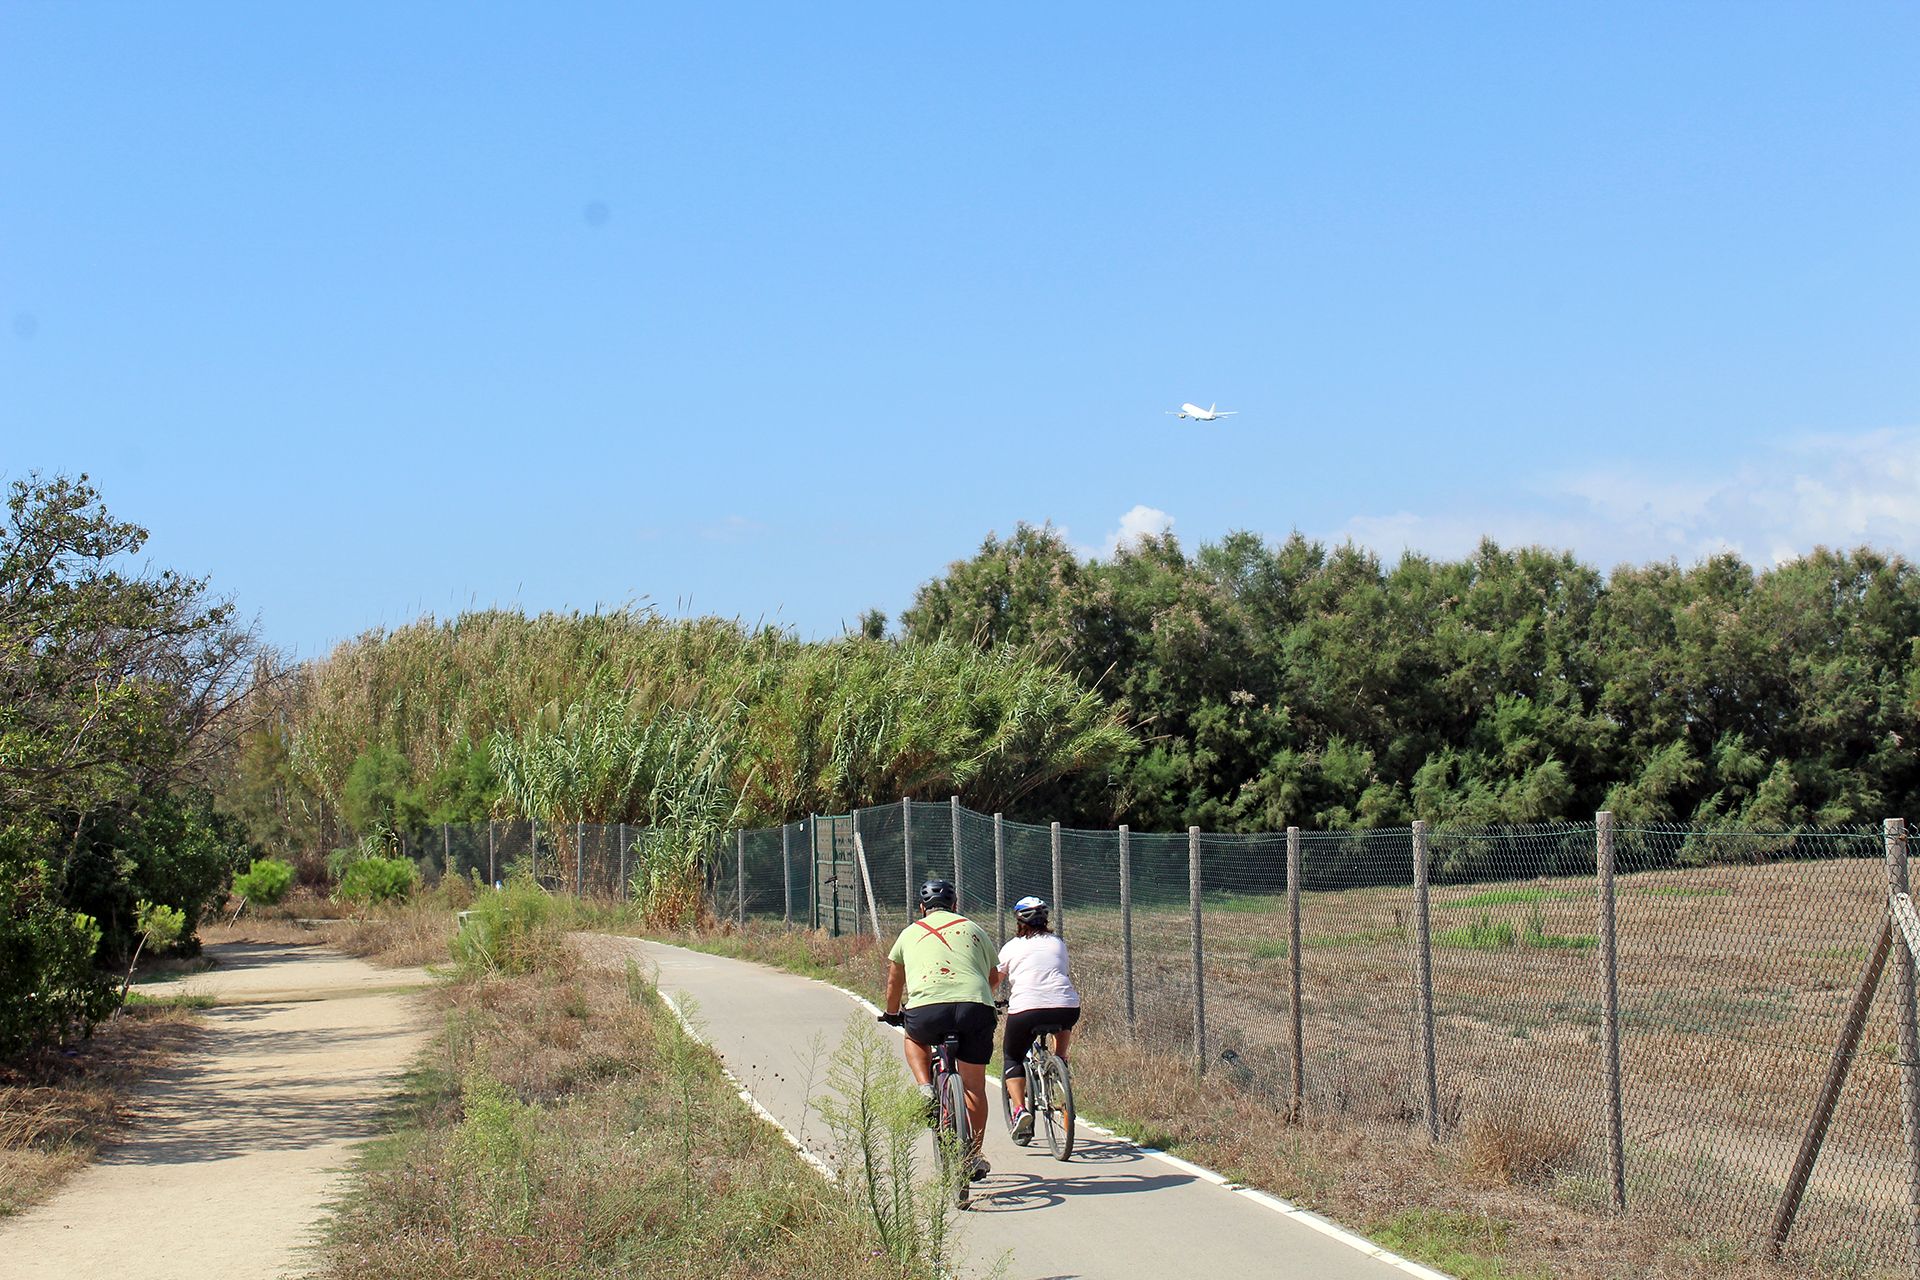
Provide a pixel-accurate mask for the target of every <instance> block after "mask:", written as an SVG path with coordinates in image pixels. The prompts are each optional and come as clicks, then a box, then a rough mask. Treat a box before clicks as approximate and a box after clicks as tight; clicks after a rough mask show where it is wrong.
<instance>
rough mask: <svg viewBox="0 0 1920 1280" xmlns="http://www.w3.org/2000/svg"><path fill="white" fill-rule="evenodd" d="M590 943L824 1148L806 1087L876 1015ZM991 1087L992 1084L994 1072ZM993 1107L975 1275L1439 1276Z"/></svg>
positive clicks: (772, 972)
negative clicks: (1013, 1121) (1037, 1135)
mask: <svg viewBox="0 0 1920 1280" xmlns="http://www.w3.org/2000/svg"><path fill="white" fill-rule="evenodd" d="M595 941H596V944H598V947H607V946H609V945H611V946H612V947H613V948H615V952H614V953H615V954H631V955H636V956H639V957H643V958H644V962H645V963H647V964H650V965H651V966H653V967H654V968H655V969H656V970H657V973H658V979H659V984H660V989H661V990H662V992H664V993H665V994H667V995H669V996H671V997H673V998H674V999H675V1000H676V1001H685V1000H687V999H688V998H689V997H690V998H691V1001H690V1002H691V1005H692V1012H693V1020H694V1022H695V1024H696V1026H697V1027H698V1029H699V1032H700V1034H701V1036H702V1037H703V1038H704V1039H705V1040H706V1041H707V1042H708V1043H709V1044H711V1045H712V1046H713V1048H714V1049H715V1050H716V1051H717V1052H718V1053H719V1054H720V1056H721V1058H722V1059H723V1060H724V1061H725V1062H726V1064H727V1066H728V1068H729V1069H730V1070H732V1072H733V1073H734V1075H735V1076H737V1077H738V1078H739V1080H740V1082H741V1084H742V1085H743V1086H745V1088H746V1089H747V1090H748V1092H750V1093H751V1094H752V1095H753V1097H754V1099H755V1100H756V1101H758V1102H759V1104H760V1105H761V1106H762V1107H764V1108H765V1109H766V1110H767V1111H768V1112H770V1113H771V1114H772V1115H773V1116H774V1117H775V1118H776V1119H777V1120H778V1121H779V1122H780V1123H781V1124H782V1125H784V1126H785V1127H786V1128H787V1130H788V1131H789V1132H790V1133H792V1134H793V1135H794V1136H795V1137H796V1138H798V1139H799V1141H800V1142H801V1143H802V1144H803V1146H805V1147H806V1148H807V1149H808V1150H810V1151H811V1152H813V1153H815V1154H816V1155H818V1156H819V1157H820V1158H822V1159H824V1160H827V1161H829V1162H830V1161H831V1159H832V1150H831V1136H830V1135H829V1133H828V1131H827V1127H826V1125H825V1123H824V1122H823V1121H822V1119H821V1117H820V1115H819V1113H818V1112H817V1111H816V1110H815V1109H814V1107H813V1102H812V1100H813V1098H815V1097H817V1096H819V1095H820V1094H823V1093H825V1092H827V1086H826V1074H827V1069H828V1062H829V1059H830V1058H831V1056H832V1053H833V1050H834V1049H835V1047H837V1046H838V1044H839V1043H840V1038H841V1036H842V1034H843V1033H844V1032H845V1030H846V1028H847V1026H848V1025H849V1023H850V1022H851V1021H853V1020H854V1019H862V1020H870V1019H871V1018H872V1016H873V1015H872V1014H871V1013H869V1012H867V1011H866V1009H865V1008H863V1007H862V1006H861V1005H859V1004H856V1003H854V1001H852V1000H851V999H850V998H849V997H848V996H847V994H846V993H844V992H842V991H839V990H837V989H835V988H833V987H830V986H828V985H826V984H825V983H820V982H815V981H813V980H812V979H810V978H802V977H798V976H795V975H793V974H789V973H784V972H781V971H779V970H777V969H771V968H768V967H766V966H764V965H759V964H752V963H748V962H746V961H740V960H729V959H726V958H723V957H720V956H711V955H707V954H705V953H702V952H697V951H688V950H686V949H684V948H681V947H673V946H667V945H665V944H662V943H656V942H650V941H646V940H643V939H638V938H611V937H602V938H598V939H596V940H595ZM602 954H605V953H604V952H603V953H602ZM901 1070H902V1071H904V1070H905V1065H904V1064H902V1067H901ZM988 1092H989V1094H990V1095H991V1094H997V1093H998V1088H997V1087H996V1086H995V1085H994V1084H993V1082H992V1081H991V1080H990V1081H988ZM991 1106H992V1111H993V1114H992V1117H991V1119H990V1121H989V1123H988V1126H987V1146H986V1154H987V1158H988V1159H989V1160H990V1161H992V1163H993V1173H992V1174H991V1175H990V1176H989V1177H988V1178H987V1179H986V1180H985V1181H984V1182H982V1183H980V1184H978V1186H977V1187H976V1189H975V1194H974V1209H973V1211H972V1212H969V1213H964V1214H961V1215H960V1241H961V1252H962V1254H963V1256H964V1257H965V1259H966V1262H967V1263H968V1267H969V1270H970V1271H972V1272H975V1273H977V1274H985V1273H987V1272H989V1271H991V1270H992V1269H993V1268H994V1266H995V1265H996V1263H998V1262H999V1261H1000V1259H1001V1258H1002V1257H1005V1256H1008V1255H1010V1265H1009V1266H1008V1268H1007V1270H1006V1272H1005V1274H1006V1276H1007V1280H1066V1278H1067V1277H1075V1276H1088V1277H1094V1276H1097V1277H1100V1278H1101V1280H1127V1278H1129V1277H1136V1276H1137V1277H1154V1280H1162V1278H1163V1277H1167V1276H1184V1275H1222V1276H1248V1275H1258V1276H1276V1277H1299V1278H1300V1280H1306V1278H1307V1277H1313V1278H1314V1280H1408V1276H1409V1274H1410V1273H1411V1274H1413V1275H1419V1276H1425V1277H1429V1278H1432V1277H1436V1276H1437V1275H1438V1273H1436V1272H1433V1271H1430V1270H1428V1269H1427V1268H1425V1267H1418V1266H1415V1265H1414V1264H1411V1263H1407V1262H1403V1261H1401V1260H1399V1259H1396V1258H1393V1257H1392V1256H1391V1255H1385V1254H1383V1253H1382V1252H1381V1251H1379V1250H1377V1248H1376V1247H1375V1246H1372V1245H1369V1244H1366V1242H1364V1241H1360V1240H1358V1238H1357V1237H1351V1236H1347V1235H1346V1233H1344V1232H1341V1231H1340V1230H1339V1229H1338V1228H1335V1227H1332V1226H1331V1225H1330V1224H1325V1223H1322V1222H1320V1221H1319V1220H1318V1219H1314V1218H1313V1217H1312V1215H1307V1214H1302V1213H1300V1212H1299V1211H1298V1210H1294V1211H1292V1212H1291V1213H1287V1212H1282V1211H1281V1210H1280V1208H1279V1207H1277V1206H1280V1205H1281V1204H1282V1202H1280V1201H1276V1200H1274V1199H1272V1198H1271V1197H1266V1196H1260V1195H1258V1194H1257V1193H1255V1194H1249V1193H1247V1192H1244V1191H1235V1190H1232V1189H1229V1187H1227V1186H1225V1185H1221V1184H1219V1183H1218V1182H1214V1181H1209V1177H1211V1176H1212V1175H1208V1174H1206V1172H1205V1171H1204V1170H1200V1169H1197V1168H1195V1167H1194V1166H1192V1165H1189V1164H1187V1163H1186V1162H1185V1161H1180V1160H1175V1159H1173V1158H1171V1157H1168V1156H1163V1155H1160V1154H1158V1153H1155V1152H1149V1151H1143V1150H1142V1149H1140V1148H1138V1147H1136V1146H1134V1145H1133V1144H1132V1143H1129V1142H1126V1141H1124V1140H1122V1139H1119V1138H1113V1137H1108V1136H1104V1135H1100V1134H1092V1133H1082V1134H1081V1135H1080V1136H1079V1138H1078V1140H1077V1141H1076V1143H1075V1151H1074V1157H1073V1159H1072V1161H1071V1162H1068V1163H1061V1162H1059V1161H1056V1160H1054V1159H1053V1158H1052V1157H1051V1156H1050V1155H1049V1154H1048V1153H1047V1151H1046V1149H1045V1144H1044V1142H1041V1143H1039V1145H1038V1146H1036V1147H1029V1148H1024V1149H1023V1148H1021V1147H1016V1146H1014V1145H1013V1142H1012V1140H1011V1139H1009V1138H1008V1137H1007V1132H1006V1125H1005V1123H1004V1122H1003V1121H1002V1119H1001V1117H1000V1101H999V1099H998V1098H997V1097H994V1098H992V1099H991ZM1363 1250H1370V1251H1372V1252H1366V1251H1363Z"/></svg>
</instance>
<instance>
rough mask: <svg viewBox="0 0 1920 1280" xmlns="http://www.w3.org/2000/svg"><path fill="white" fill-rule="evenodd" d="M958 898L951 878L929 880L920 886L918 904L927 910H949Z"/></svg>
mask: <svg viewBox="0 0 1920 1280" xmlns="http://www.w3.org/2000/svg"><path fill="white" fill-rule="evenodd" d="M959 900H960V895H959V893H958V892H957V891H956V890H955V889H954V887H953V881H951V880H929V881H927V882H926V883H925V884H923V885H921V886H920V905H921V906H923V907H925V908H926V909H927V910H929V911H935V910H938V911H951V910H953V907H954V904H955V903H956V902H958V901H959Z"/></svg>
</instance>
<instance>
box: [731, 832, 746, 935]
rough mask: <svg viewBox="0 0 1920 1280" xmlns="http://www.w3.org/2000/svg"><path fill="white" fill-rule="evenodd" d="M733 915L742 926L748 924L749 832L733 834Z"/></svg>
mask: <svg viewBox="0 0 1920 1280" xmlns="http://www.w3.org/2000/svg"><path fill="white" fill-rule="evenodd" d="M733 915H734V919H735V920H736V921H738V922H739V923H740V924H741V925H743V926H744V925H745V924H746V923H747V832H746V828H744V827H742V828H741V829H740V830H738V831H736V832H734V833H733Z"/></svg>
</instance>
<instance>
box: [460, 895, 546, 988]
mask: <svg viewBox="0 0 1920 1280" xmlns="http://www.w3.org/2000/svg"><path fill="white" fill-rule="evenodd" d="M560 950H561V941H560V922H559V919H558V913H557V911H556V909H555V905H554V901H553V898H552V897H551V896H550V895H549V894H548V893H547V891H546V890H545V889H542V888H541V887H540V886H539V885H537V884H534V883H533V882H532V881H531V880H525V879H517V878H516V879H514V880H511V881H509V882H508V883H507V887H506V888H505V889H504V890H502V891H500V892H499V893H483V894H481V895H480V897H479V898H477V899H475V901H474V904H473V909H472V910H471V911H469V912H468V913H467V919H466V923H465V924H464V925H463V926H462V927H461V929H460V933H459V935H458V936H457V937H455V938H454V940H453V958H454V959H456V960H458V961H459V962H460V963H461V964H462V965H463V966H465V967H466V968H468V969H474V970H495V971H501V972H505V973H531V972H533V971H534V970H535V969H536V968H539V967H541V965H542V962H543V961H545V960H548V959H550V958H551V957H553V956H554V955H556V954H557V953H558V952H559V951H560Z"/></svg>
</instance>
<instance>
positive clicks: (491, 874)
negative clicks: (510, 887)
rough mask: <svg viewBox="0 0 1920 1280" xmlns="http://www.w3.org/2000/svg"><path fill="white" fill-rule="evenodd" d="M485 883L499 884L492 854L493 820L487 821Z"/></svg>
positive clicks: (498, 870) (496, 866)
mask: <svg viewBox="0 0 1920 1280" xmlns="http://www.w3.org/2000/svg"><path fill="white" fill-rule="evenodd" d="M487 883H488V884H499V883H500V868H499V866H498V864H497V863H496V862H495V859H494V854H493V819H492V818H488V819H487Z"/></svg>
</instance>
